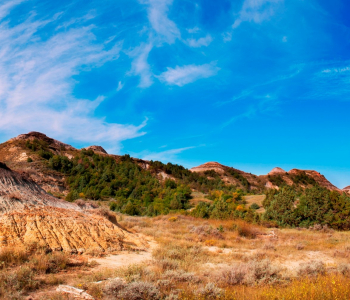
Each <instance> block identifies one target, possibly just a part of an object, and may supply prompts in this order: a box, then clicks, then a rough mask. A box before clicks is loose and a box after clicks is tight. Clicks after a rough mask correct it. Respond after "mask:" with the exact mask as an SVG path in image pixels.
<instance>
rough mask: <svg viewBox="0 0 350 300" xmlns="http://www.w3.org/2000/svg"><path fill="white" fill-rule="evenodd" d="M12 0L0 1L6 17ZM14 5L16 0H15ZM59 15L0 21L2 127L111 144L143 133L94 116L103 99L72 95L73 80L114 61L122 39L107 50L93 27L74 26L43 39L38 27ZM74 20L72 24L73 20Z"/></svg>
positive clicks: (13, 131)
mask: <svg viewBox="0 0 350 300" xmlns="http://www.w3.org/2000/svg"><path fill="white" fill-rule="evenodd" d="M10 3H11V4H13V3H14V2H6V3H5V4H3V5H1V6H0V17H1V16H2V17H5V16H6V14H7V13H9V12H10V8H12V7H14V6H13V5H12V6H11V5H10ZM16 3H17V4H19V3H20V1H17V2H16ZM56 19H57V16H54V17H52V18H46V19H45V18H44V19H40V18H39V17H37V16H35V15H34V14H32V15H31V16H29V17H28V18H27V19H26V20H25V21H24V22H23V23H20V24H18V25H15V26H13V27H11V26H10V25H9V23H7V22H5V21H1V22H0V28H1V30H0V128H1V129H2V132H3V133H6V134H9V135H13V134H18V133H23V132H27V131H30V130H37V131H44V132H45V133H47V134H49V135H52V136H54V137H57V138H64V139H65V140H71V141H81V142H89V143H90V142H91V143H105V144H108V145H110V146H112V147H115V149H118V148H119V147H120V143H121V141H123V140H126V139H130V138H134V137H138V136H141V135H143V134H144V132H142V131H141V129H142V128H143V127H144V126H145V125H146V121H145V122H143V123H142V124H140V125H136V126H135V125H123V124H117V123H108V122H106V121H105V120H104V119H103V118H97V117H95V116H94V112H95V109H96V108H97V107H98V106H99V105H100V103H101V102H102V101H103V100H104V97H103V96H100V97H98V98H97V99H95V100H90V99H79V98H76V97H74V96H72V95H73V89H74V87H75V85H76V82H75V81H74V80H73V79H72V77H73V76H74V75H77V74H79V73H80V72H81V71H82V70H83V69H84V70H89V69H91V68H92V67H98V66H101V65H103V64H105V63H106V62H108V61H113V60H117V59H118V57H119V52H120V50H121V42H119V43H115V44H114V45H113V46H112V47H109V50H106V49H105V48H104V45H103V44H98V43H95V35H94V34H93V32H92V29H93V26H86V25H85V26H81V27H78V26H73V27H72V28H70V27H68V28H65V29H64V30H59V29H56V30H53V33H52V35H51V36H50V37H48V38H45V39H42V38H41V36H40V34H39V31H40V29H42V28H43V27H44V26H46V25H48V24H49V25H51V26H55V24H56V23H55V21H56ZM72 24H73V23H72Z"/></svg>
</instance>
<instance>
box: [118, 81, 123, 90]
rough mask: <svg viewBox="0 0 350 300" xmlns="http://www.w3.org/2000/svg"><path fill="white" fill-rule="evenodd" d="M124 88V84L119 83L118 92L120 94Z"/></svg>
mask: <svg viewBox="0 0 350 300" xmlns="http://www.w3.org/2000/svg"><path fill="white" fill-rule="evenodd" d="M123 87H124V84H122V82H121V81H119V82H118V87H117V92H119V91H120V90H122V88H123Z"/></svg>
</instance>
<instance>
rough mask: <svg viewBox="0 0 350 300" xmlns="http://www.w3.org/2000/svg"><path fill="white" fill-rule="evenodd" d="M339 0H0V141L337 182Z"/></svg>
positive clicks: (346, 107) (345, 41)
mask: <svg viewBox="0 0 350 300" xmlns="http://www.w3.org/2000/svg"><path fill="white" fill-rule="evenodd" d="M349 12H350V3H348V2H347V1H345V0H342V1H341V0H334V1H326V0H308V1H303V0H294V1H283V0H239V1H228V0H220V1H212V0H198V1H193V0H192V1H189V0H173V1H172V0H113V1H111V0H104V1H89V0H84V1H76V0H70V1H64V0H62V1H45V0H40V1H34V0H12V1H6V0H3V1H0V141H5V140H7V139H9V138H11V137H13V136H15V135H18V134H20V133H26V132H29V131H32V130H36V131H41V132H44V133H46V134H47V135H49V136H51V137H54V138H57V139H60V140H62V141H65V142H67V143H71V144H72V145H74V146H76V147H84V146H87V145H91V144H98V145H102V146H103V147H105V148H106V149H107V150H108V151H109V152H110V153H116V154H124V153H129V154H131V155H132V156H135V157H140V158H144V159H154V160H156V159H158V160H161V161H163V162H168V161H171V162H174V163H179V164H183V165H185V166H186V167H192V166H195V165H198V164H201V163H204V162H207V161H218V162H220V163H223V164H225V165H229V166H233V167H235V168H238V169H242V170H245V171H248V172H252V173H255V174H266V173H267V172H268V171H269V170H270V169H272V168H273V167H275V166H279V167H282V168H284V169H286V170H289V169H291V168H301V169H316V170H318V171H320V172H321V173H322V174H324V175H325V176H326V177H327V178H328V179H330V180H331V181H332V182H333V183H334V184H335V185H337V186H338V187H340V188H343V187H344V186H346V185H350V172H349V170H350V160H349V154H350V151H349V149H350V139H349V129H350V128H349V127H350V126H349V125H350V124H349V123H350V121H349V120H350V118H349V116H348V115H349V111H350V51H349V47H350V30H349V26H350V18H349V17H348V15H349Z"/></svg>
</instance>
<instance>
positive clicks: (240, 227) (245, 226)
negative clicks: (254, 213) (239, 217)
mask: <svg viewBox="0 0 350 300" xmlns="http://www.w3.org/2000/svg"><path fill="white" fill-rule="evenodd" d="M236 229H237V232H238V235H239V236H241V237H245V238H248V239H255V238H256V237H257V235H258V234H259V233H260V231H259V230H258V229H257V227H256V226H254V225H252V224H249V223H246V222H237V223H236Z"/></svg>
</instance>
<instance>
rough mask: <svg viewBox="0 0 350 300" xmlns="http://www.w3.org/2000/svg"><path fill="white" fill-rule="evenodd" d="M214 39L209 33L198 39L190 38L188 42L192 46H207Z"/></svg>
mask: <svg viewBox="0 0 350 300" xmlns="http://www.w3.org/2000/svg"><path fill="white" fill-rule="evenodd" d="M212 41H213V38H212V37H211V36H210V35H209V34H208V35H207V36H206V37H202V38H199V39H198V40H196V39H188V40H187V43H188V45H189V46H190V47H192V48H199V47H203V46H205V47H207V46H209V45H210V43H211V42H212Z"/></svg>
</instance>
